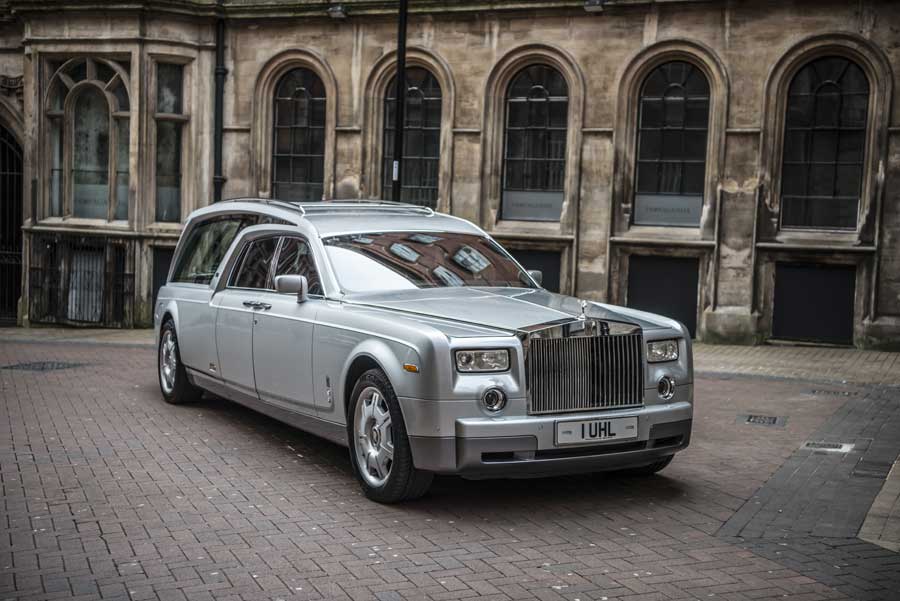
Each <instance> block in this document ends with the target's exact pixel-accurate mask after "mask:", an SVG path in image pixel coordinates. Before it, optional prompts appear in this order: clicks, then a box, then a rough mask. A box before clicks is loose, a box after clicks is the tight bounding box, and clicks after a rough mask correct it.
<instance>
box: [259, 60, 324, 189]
mask: <svg viewBox="0 0 900 601" xmlns="http://www.w3.org/2000/svg"><path fill="white" fill-rule="evenodd" d="M326 101H327V99H326V96H325V84H323V83H322V80H321V78H320V77H319V76H318V75H316V74H315V73H314V72H313V71H311V70H310V69H306V68H302V67H301V68H298V69H293V70H292V71H288V72H287V73H285V75H284V76H283V77H282V78H281V80H280V81H279V82H278V86H277V87H276V89H275V100H274V102H275V110H274V113H273V114H274V124H273V127H274V130H275V131H274V132H273V135H272V140H273V142H272V144H273V148H272V165H273V170H272V194H273V196H274V197H275V198H278V199H281V200H296V201H315V200H322V195H323V192H324V189H325V188H324V181H325V108H326Z"/></svg>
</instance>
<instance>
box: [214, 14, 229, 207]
mask: <svg viewBox="0 0 900 601" xmlns="http://www.w3.org/2000/svg"><path fill="white" fill-rule="evenodd" d="M227 74H228V69H226V68H225V19H224V18H222V17H219V18H218V19H217V20H216V71H215V101H214V102H215V107H214V122H213V202H219V201H221V200H222V186H223V185H224V184H225V181H226V178H225V176H224V175H222V132H223V130H224V120H223V119H224V118H223V114H222V113H223V105H224V99H225V76H226V75H227Z"/></svg>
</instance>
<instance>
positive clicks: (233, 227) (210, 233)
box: [172, 215, 257, 284]
mask: <svg viewBox="0 0 900 601" xmlns="http://www.w3.org/2000/svg"><path fill="white" fill-rule="evenodd" d="M256 222H257V217H256V216H255V215H226V216H223V217H217V218H215V219H210V220H209V221H204V222H203V223H199V224H197V225H196V226H194V227H193V228H192V229H191V231H190V233H189V234H188V239H187V240H186V241H185V242H184V250H183V251H182V252H181V254H180V255H179V256H178V264H177V265H176V266H175V272H174V273H173V275H172V281H173V282H186V283H190V284H209V283H210V281H212V278H213V276H214V275H215V274H216V268H217V267H218V266H219V263H220V262H221V261H222V258H223V257H224V256H225V252H226V251H227V250H228V247H229V246H231V243H232V242H233V241H234V238H235V236H237V235H238V233H239V232H240V231H241V230H242V229H244V228H245V227H247V226H250V225H256Z"/></svg>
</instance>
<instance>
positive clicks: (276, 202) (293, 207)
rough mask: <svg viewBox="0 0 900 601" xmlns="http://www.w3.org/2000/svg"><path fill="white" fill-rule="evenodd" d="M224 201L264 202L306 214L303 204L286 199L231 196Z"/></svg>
mask: <svg viewBox="0 0 900 601" xmlns="http://www.w3.org/2000/svg"><path fill="white" fill-rule="evenodd" d="M222 202H258V203H262V204H267V205H272V206H273V207H278V208H280V209H287V210H289V211H294V212H296V213H300V215H306V209H304V208H303V205H301V204H300V203H296V202H288V201H286V200H276V199H272V198H252V197H247V198H229V199H226V200H223V201H222Z"/></svg>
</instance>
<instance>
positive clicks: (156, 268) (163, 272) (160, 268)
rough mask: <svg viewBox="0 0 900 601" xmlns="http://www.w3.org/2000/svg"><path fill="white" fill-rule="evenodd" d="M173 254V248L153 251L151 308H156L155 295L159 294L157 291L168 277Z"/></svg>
mask: <svg viewBox="0 0 900 601" xmlns="http://www.w3.org/2000/svg"><path fill="white" fill-rule="evenodd" d="M174 254H175V249H174V248H154V249H153V306H156V295H157V294H159V289H160V288H162V287H163V286H165V285H166V278H167V277H169V265H171V264H172V256H173V255H174Z"/></svg>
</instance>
